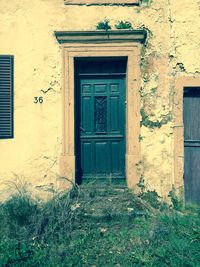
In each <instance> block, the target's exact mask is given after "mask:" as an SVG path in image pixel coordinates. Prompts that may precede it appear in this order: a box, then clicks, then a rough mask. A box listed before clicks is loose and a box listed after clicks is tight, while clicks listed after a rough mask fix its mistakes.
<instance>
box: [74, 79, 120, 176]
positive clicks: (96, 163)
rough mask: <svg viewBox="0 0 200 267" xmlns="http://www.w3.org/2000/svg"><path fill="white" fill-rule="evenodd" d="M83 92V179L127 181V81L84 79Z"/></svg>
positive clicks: (81, 122)
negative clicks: (122, 179)
mask: <svg viewBox="0 0 200 267" xmlns="http://www.w3.org/2000/svg"><path fill="white" fill-rule="evenodd" d="M79 90H80V102H79V105H80V113H79V114H80V115H79V116H80V119H79V129H80V131H79V138H80V141H79V144H80V153H77V155H78V156H79V157H80V159H79V161H80V166H79V168H80V169H81V170H79V173H81V176H82V179H94V178H95V179H102V178H106V179H109V178H110V179H115V178H124V176H125V174H124V168H125V166H124V165H125V103H124V102H125V86H124V79H123V78H112V79H108V78H98V79H94V78H93V79H80V87H79ZM77 108H78V107H77Z"/></svg>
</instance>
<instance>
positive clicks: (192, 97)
mask: <svg viewBox="0 0 200 267" xmlns="http://www.w3.org/2000/svg"><path fill="white" fill-rule="evenodd" d="M183 108H184V116H183V118H184V183H185V198H186V201H187V202H191V203H200V88H186V89H185V90H184V106H183Z"/></svg>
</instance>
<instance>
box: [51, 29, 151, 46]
mask: <svg viewBox="0 0 200 267" xmlns="http://www.w3.org/2000/svg"><path fill="white" fill-rule="evenodd" d="M55 36H56V39H57V41H58V42H59V43H60V44H63V43H116V42H139V43H144V42H145V40H146V37H147V32H146V31H145V30H109V31H55Z"/></svg>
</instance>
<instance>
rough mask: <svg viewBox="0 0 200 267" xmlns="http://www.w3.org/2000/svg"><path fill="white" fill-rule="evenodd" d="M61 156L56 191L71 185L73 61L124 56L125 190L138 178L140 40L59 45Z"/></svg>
mask: <svg viewBox="0 0 200 267" xmlns="http://www.w3.org/2000/svg"><path fill="white" fill-rule="evenodd" d="M61 46H62V126H63V129H62V153H61V156H60V179H59V181H58V183H59V184H58V187H59V188H60V189H66V188H69V187H70V186H71V185H72V184H73V183H75V136H74V129H75V125H74V123H75V119H74V114H75V112H74V84H75V81H74V76H75V75H74V61H75V58H77V57H78V58H80V57H127V73H126V115H125V119H126V129H125V132H126V134H125V136H126V155H125V172H126V182H127V185H128V187H129V188H136V185H137V184H138V182H139V179H140V173H139V172H138V170H137V164H138V163H139V162H140V159H141V148H140V142H139V136H140V93H139V90H140V80H141V73H140V52H141V43H140V41H137V42H136V41H125V42H119V41H112V43H109V41H108V42H106V43H101V42H100V43H99V42H98V43H91V42H89V43H86V42H83V43H77V42H68V43H62V42H61Z"/></svg>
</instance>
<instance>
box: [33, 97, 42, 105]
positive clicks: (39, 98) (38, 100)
mask: <svg viewBox="0 0 200 267" xmlns="http://www.w3.org/2000/svg"><path fill="white" fill-rule="evenodd" d="M34 103H35V104H37V103H40V104H42V103H43V97H42V96H35V97H34Z"/></svg>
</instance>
